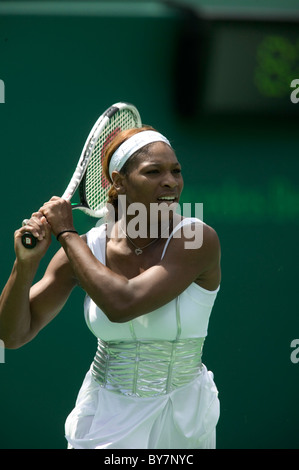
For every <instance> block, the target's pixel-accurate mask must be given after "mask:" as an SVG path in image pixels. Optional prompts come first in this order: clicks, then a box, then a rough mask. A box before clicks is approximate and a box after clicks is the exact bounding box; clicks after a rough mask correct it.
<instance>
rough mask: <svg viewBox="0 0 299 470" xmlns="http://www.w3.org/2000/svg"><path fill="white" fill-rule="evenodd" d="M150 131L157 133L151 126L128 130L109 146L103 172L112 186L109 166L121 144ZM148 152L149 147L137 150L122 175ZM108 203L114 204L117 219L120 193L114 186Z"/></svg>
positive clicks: (122, 170) (118, 135)
mask: <svg viewBox="0 0 299 470" xmlns="http://www.w3.org/2000/svg"><path fill="white" fill-rule="evenodd" d="M149 130H150V131H156V129H154V128H153V127H151V126H142V127H134V128H132V129H127V130H125V131H122V132H120V133H119V134H117V136H116V137H115V138H114V139H113V140H112V142H111V143H110V144H109V145H108V146H107V148H106V150H105V154H104V159H103V170H104V173H105V176H106V178H107V180H108V181H109V182H110V183H111V184H112V180H111V178H110V175H109V164H110V160H111V157H112V155H113V154H114V152H115V151H116V150H117V149H118V147H120V146H121V144H123V143H124V142H125V141H126V140H127V139H129V138H130V137H132V136H133V135H136V134H138V133H139V132H143V131H149ZM147 150H148V148H147V146H145V147H142V148H141V149H140V150H137V151H136V152H135V153H134V154H133V155H132V156H131V157H130V158H129V159H128V160H127V161H126V163H125V164H124V166H123V167H122V168H121V170H120V173H121V174H124V175H125V174H127V173H128V172H129V171H130V168H131V166H132V164H133V163H134V157H136V156H138V155H140V154H142V153H146V152H147ZM107 202H108V203H109V204H112V206H113V207H114V210H115V214H116V218H117V217H118V211H117V208H118V193H117V191H116V189H115V188H114V187H113V186H111V188H110V189H109V192H108V200H107Z"/></svg>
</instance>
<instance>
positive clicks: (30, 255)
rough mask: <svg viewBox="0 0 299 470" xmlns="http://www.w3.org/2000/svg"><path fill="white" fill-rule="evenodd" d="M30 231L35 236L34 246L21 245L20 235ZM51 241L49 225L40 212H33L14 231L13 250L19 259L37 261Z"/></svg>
mask: <svg viewBox="0 0 299 470" xmlns="http://www.w3.org/2000/svg"><path fill="white" fill-rule="evenodd" d="M26 232H31V233H32V235H33V236H34V237H35V238H37V243H36V246H35V247H34V248H31V249H28V248H25V247H24V246H23V243H22V235H24V233H26ZM50 243H51V226H50V224H49V223H48V221H47V219H46V217H45V216H44V215H43V214H42V213H41V212H35V213H33V214H32V216H31V218H30V219H29V220H28V221H27V222H26V225H24V226H22V227H21V228H19V229H18V230H16V231H15V252H16V256H17V258H18V259H19V260H22V261H26V260H36V261H39V260H40V259H41V258H42V257H43V256H44V255H45V253H46V252H47V250H48V248H49V246H50Z"/></svg>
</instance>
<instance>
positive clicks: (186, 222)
mask: <svg viewBox="0 0 299 470" xmlns="http://www.w3.org/2000/svg"><path fill="white" fill-rule="evenodd" d="M194 222H200V223H203V222H202V221H201V220H199V219H197V218H196V217H186V219H183V220H181V222H180V223H179V224H178V225H176V226H175V227H174V229H173V231H172V232H171V234H170V235H169V237H168V238H167V240H166V243H165V245H164V249H163V253H162V256H161V259H163V258H164V255H165V253H166V250H167V247H168V245H169V242H170V240H171V239H172V237H173V236H174V234H175V233H176V232H177V231H178V230H180V229H181V228H182V227H184V225H189V224H192V223H194Z"/></svg>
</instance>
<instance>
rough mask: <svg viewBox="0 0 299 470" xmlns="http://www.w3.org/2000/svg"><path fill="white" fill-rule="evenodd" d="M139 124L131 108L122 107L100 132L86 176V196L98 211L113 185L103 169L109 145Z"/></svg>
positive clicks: (91, 205)
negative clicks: (119, 135) (125, 130)
mask: <svg viewBox="0 0 299 470" xmlns="http://www.w3.org/2000/svg"><path fill="white" fill-rule="evenodd" d="M137 126H138V121H137V118H136V116H135V114H134V113H133V112H132V111H131V110H128V109H122V110H119V111H117V112H116V113H115V114H114V115H113V116H112V117H111V118H110V120H109V122H108V124H107V126H106V127H105V129H104V131H102V132H101V133H100V135H99V137H98V140H97V142H96V144H95V146H94V149H93V152H92V155H91V158H90V161H89V164H88V168H87V171H86V177H85V197H86V202H87V204H88V206H89V207H90V209H92V210H94V211H98V210H100V209H102V208H103V207H104V206H105V204H106V203H107V196H108V191H109V188H110V186H111V185H110V183H109V181H108V180H107V179H106V177H105V175H104V173H103V171H102V164H103V158H104V154H105V150H106V148H107V146H108V145H109V144H110V142H111V141H112V140H113V139H114V137H115V136H116V135H117V134H118V133H119V132H121V131H122V130H124V129H130V128H132V127H137Z"/></svg>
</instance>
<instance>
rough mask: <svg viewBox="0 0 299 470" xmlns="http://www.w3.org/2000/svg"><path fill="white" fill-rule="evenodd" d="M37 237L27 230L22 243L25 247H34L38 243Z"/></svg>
mask: <svg viewBox="0 0 299 470" xmlns="http://www.w3.org/2000/svg"><path fill="white" fill-rule="evenodd" d="M36 242H37V239H36V238H35V237H34V236H33V235H32V233H30V232H25V233H23V235H22V243H23V246H24V247H25V248H29V249H31V248H34V247H35V245H36Z"/></svg>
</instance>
